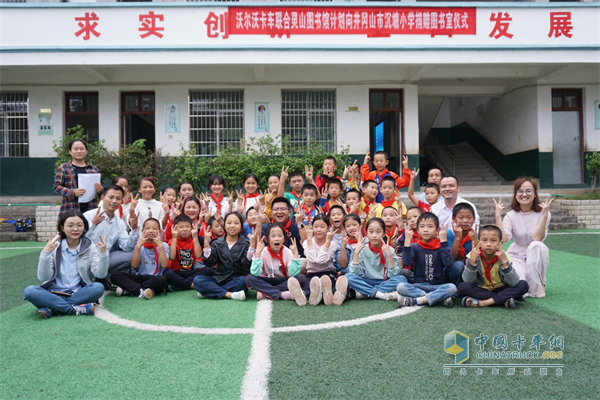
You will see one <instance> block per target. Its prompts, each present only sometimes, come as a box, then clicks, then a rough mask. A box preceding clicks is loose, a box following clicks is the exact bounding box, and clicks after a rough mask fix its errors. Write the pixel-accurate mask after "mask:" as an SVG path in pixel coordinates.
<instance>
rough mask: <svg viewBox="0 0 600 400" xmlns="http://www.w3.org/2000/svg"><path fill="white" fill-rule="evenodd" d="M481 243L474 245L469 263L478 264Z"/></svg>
mask: <svg viewBox="0 0 600 400" xmlns="http://www.w3.org/2000/svg"><path fill="white" fill-rule="evenodd" d="M480 246H481V244H480V243H477V246H474V247H473V248H472V249H471V253H470V254H469V263H470V264H471V265H477V264H476V263H477V257H479V255H480V254H481V250H480Z"/></svg>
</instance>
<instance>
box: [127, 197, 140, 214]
mask: <svg viewBox="0 0 600 400" xmlns="http://www.w3.org/2000/svg"><path fill="white" fill-rule="evenodd" d="M139 198H140V194H139V193H138V194H136V195H135V198H133V199H132V200H131V202H130V203H129V213H130V214H133V213H135V208H136V207H137V205H138V199H139Z"/></svg>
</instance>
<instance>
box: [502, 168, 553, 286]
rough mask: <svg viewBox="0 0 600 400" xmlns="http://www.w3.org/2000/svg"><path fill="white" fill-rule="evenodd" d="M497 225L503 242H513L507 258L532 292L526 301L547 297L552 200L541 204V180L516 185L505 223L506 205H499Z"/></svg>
mask: <svg viewBox="0 0 600 400" xmlns="http://www.w3.org/2000/svg"><path fill="white" fill-rule="evenodd" d="M494 203H496V225H498V227H500V228H501V229H502V233H503V236H504V238H503V241H505V242H506V241H508V240H511V239H512V240H513V244H511V245H510V247H509V248H508V250H507V251H506V254H508V255H509V256H510V258H512V263H513V268H514V269H515V270H516V271H517V273H518V274H519V277H520V278H521V279H522V280H524V281H527V283H528V284H529V291H528V292H527V293H526V294H525V295H524V296H523V297H545V296H546V270H547V269H548V264H549V263H550V256H549V251H548V247H547V246H546V245H545V244H544V243H543V241H544V239H546V236H547V235H548V226H549V225H550V218H551V216H550V211H549V210H550V205H551V204H552V197H549V198H548V199H546V202H545V203H540V200H539V198H538V183H537V180H535V179H534V178H530V177H523V178H519V179H517V180H516V181H515V186H514V192H513V198H512V204H511V205H510V208H511V211H509V212H508V213H507V214H506V216H505V217H504V220H502V210H503V209H504V205H503V204H502V202H501V201H500V202H496V200H494Z"/></svg>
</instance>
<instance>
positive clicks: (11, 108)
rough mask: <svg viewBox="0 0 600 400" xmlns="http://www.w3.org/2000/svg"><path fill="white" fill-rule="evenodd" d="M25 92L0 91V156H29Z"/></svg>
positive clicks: (27, 110)
mask: <svg viewBox="0 0 600 400" xmlns="http://www.w3.org/2000/svg"><path fill="white" fill-rule="evenodd" d="M28 117H29V97H28V96H27V92H0V124H1V126H0V157H29V125H28V123H27V118H28Z"/></svg>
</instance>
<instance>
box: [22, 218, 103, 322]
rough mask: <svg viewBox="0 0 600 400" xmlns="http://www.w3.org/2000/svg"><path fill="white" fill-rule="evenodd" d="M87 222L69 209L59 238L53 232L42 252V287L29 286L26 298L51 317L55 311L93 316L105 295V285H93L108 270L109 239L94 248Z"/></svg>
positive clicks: (101, 240)
mask: <svg viewBox="0 0 600 400" xmlns="http://www.w3.org/2000/svg"><path fill="white" fill-rule="evenodd" d="M88 227H89V225H88V222H87V219H85V217H84V216H83V214H82V213H81V212H80V211H79V210H67V211H65V212H64V213H63V214H62V215H61V217H60V219H59V220H58V233H59V235H60V237H59V238H54V237H53V235H52V233H50V238H49V239H48V243H46V246H45V247H44V250H42V252H41V253H40V260H39V262H38V269H37V276H38V279H39V280H40V281H42V282H43V283H42V285H41V286H35V285H33V286H28V287H27V288H26V289H25V291H24V293H23V294H24V296H25V299H26V300H28V301H30V302H31V303H32V304H33V305H34V306H36V307H37V308H38V312H39V314H40V315H41V316H42V317H44V318H50V317H51V316H52V312H53V311H54V312H60V313H63V314H69V315H93V314H94V304H93V303H96V302H97V301H98V299H100V297H101V296H102V293H104V285H102V284H101V283H98V282H92V281H93V280H94V278H100V279H101V278H104V277H105V276H106V273H107V271H108V252H107V251H106V239H107V237H108V235H106V237H104V238H102V237H100V241H99V242H98V243H97V244H96V245H94V244H93V243H92V241H91V240H90V239H88V238H86V237H85V233H86V232H87V230H88Z"/></svg>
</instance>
